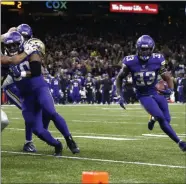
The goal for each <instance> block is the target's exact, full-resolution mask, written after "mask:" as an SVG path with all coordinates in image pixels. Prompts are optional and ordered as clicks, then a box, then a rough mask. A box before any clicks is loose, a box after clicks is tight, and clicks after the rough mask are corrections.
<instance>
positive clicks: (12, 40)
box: [4, 31, 24, 56]
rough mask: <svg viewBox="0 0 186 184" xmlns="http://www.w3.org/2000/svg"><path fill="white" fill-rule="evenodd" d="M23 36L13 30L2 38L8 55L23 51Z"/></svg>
mask: <svg viewBox="0 0 186 184" xmlns="http://www.w3.org/2000/svg"><path fill="white" fill-rule="evenodd" d="M23 43H24V38H23V36H22V35H21V34H20V33H19V32H17V31H13V32H10V33H8V35H7V36H6V38H5V40H4V45H5V50H6V52H7V54H8V55H9V56H14V55H16V54H18V53H19V52H22V51H23Z"/></svg>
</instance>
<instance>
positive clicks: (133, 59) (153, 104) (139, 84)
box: [117, 35, 186, 151]
mask: <svg viewBox="0 0 186 184" xmlns="http://www.w3.org/2000/svg"><path fill="white" fill-rule="evenodd" d="M154 48H155V42H154V40H153V39H152V38H151V37H150V36H149V35H143V36H141V37H140V38H139V39H138V40H137V43H136V49H137V54H136V55H131V56H126V57H124V59H123V66H122V69H121V70H120V72H119V74H118V76H117V94H118V95H119V96H120V106H121V107H123V108H125V100H124V97H123V96H122V80H123V78H126V77H127V75H128V74H129V73H131V74H132V79H133V84H134V86H135V88H136V93H137V98H138V99H139V101H140V103H141V105H142V106H143V107H144V109H145V110H146V111H147V112H148V113H149V114H151V115H152V116H153V117H155V118H156V119H157V121H158V122H159V125H160V127H161V129H162V130H163V131H164V132H165V133H166V134H167V135H168V136H169V137H170V138H171V139H172V140H173V141H174V142H175V143H177V144H178V146H179V147H180V149H181V150H182V151H186V142H184V141H182V140H180V138H179V137H178V136H177V135H176V133H175V131H174V130H173V129H172V127H171V125H170V120H171V117H170V113H169V108H168V103H167V100H166V98H165V97H164V96H163V95H159V94H158V92H157V90H156V87H155V85H156V84H157V78H158V75H161V77H162V79H163V80H164V81H166V82H167V84H168V88H167V89H166V90H164V91H162V94H164V95H171V93H172V91H173V88H174V84H173V80H172V78H171V76H170V74H169V73H168V72H167V71H166V68H165V59H164V56H163V55H162V54H158V53H153V50H154Z"/></svg>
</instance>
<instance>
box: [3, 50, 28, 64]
mask: <svg viewBox="0 0 186 184" xmlns="http://www.w3.org/2000/svg"><path fill="white" fill-rule="evenodd" d="M26 57H27V54H26V53H25V52H23V53H21V54H19V55H15V56H12V57H9V56H1V64H19V63H20V62H21V61H22V60H23V59H24V58H26Z"/></svg>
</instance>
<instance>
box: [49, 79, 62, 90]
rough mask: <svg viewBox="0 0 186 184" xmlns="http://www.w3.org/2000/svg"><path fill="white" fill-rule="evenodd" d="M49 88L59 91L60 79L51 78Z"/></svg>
mask: <svg viewBox="0 0 186 184" xmlns="http://www.w3.org/2000/svg"><path fill="white" fill-rule="evenodd" d="M51 88H52V89H53V90H54V91H56V92H59V90H60V89H61V86H60V81H59V79H58V77H55V78H53V79H52V81H51Z"/></svg>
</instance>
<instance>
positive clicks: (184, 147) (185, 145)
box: [178, 141, 186, 151]
mask: <svg viewBox="0 0 186 184" xmlns="http://www.w3.org/2000/svg"><path fill="white" fill-rule="evenodd" d="M178 145H179V147H180V149H181V150H182V151H186V142H184V141H180V142H179V143H178Z"/></svg>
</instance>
